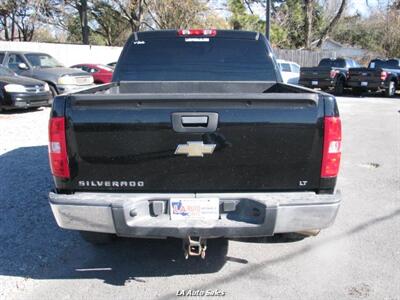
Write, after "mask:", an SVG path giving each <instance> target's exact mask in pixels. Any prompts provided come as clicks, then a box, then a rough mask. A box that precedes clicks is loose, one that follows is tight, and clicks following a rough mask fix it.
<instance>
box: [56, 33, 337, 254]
mask: <svg viewBox="0 0 400 300" xmlns="http://www.w3.org/2000/svg"><path fill="white" fill-rule="evenodd" d="M279 74H280V73H279V69H278V67H277V64H276V62H275V58H274V56H273V55H272V52H271V48H270V46H269V44H268V42H267V41H266V39H265V37H264V36H263V35H261V34H259V33H255V32H245V31H225V30H218V31H217V30H180V31H175V30H167V31H152V32H139V33H135V34H133V35H132V36H131V37H130V38H129V40H128V41H127V42H126V44H125V47H124V49H123V51H122V53H121V56H120V59H119V61H118V64H117V66H116V69H115V72H114V75H113V76H114V77H113V83H110V84H108V85H103V86H100V87H96V88H93V89H91V90H87V91H83V92H78V93H73V94H67V95H61V96H57V97H56V98H55V100H54V103H53V107H52V111H51V118H50V124H49V139H50V141H49V157H50V165H51V171H52V174H53V176H54V181H55V189H54V190H53V191H52V192H50V194H49V198H50V205H51V208H52V210H53V213H54V216H55V218H56V221H57V223H58V225H59V226H60V227H62V228H67V229H74V230H79V231H81V232H82V235H83V237H84V238H86V239H87V240H88V241H91V242H95V243H96V242H104V241H107V240H109V239H110V238H111V237H112V236H115V235H117V236H123V237H148V238H167V237H175V238H181V239H183V240H184V242H185V249H186V251H185V256H186V257H188V256H189V255H201V256H202V257H204V254H205V249H206V248H205V240H206V239H207V238H231V237H256V236H272V235H274V234H277V233H292V232H307V233H310V232H315V231H318V230H320V229H323V228H326V227H328V226H330V225H331V224H332V223H333V221H334V219H335V217H336V214H337V211H338V209H339V205H340V193H339V192H336V191H335V184H336V177H337V174H338V168H339V161H340V155H341V125H340V124H341V123H340V118H339V113H338V107H337V104H336V100H335V98H334V97H332V96H331V95H329V94H325V93H320V92H316V91H313V90H310V89H306V88H302V87H295V86H292V85H286V84H283V83H282V82H281V78H280V75H279Z"/></svg>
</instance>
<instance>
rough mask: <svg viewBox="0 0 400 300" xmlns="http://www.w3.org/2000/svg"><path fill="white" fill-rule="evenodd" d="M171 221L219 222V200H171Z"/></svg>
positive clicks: (212, 198) (213, 198) (211, 198)
mask: <svg viewBox="0 0 400 300" xmlns="http://www.w3.org/2000/svg"><path fill="white" fill-rule="evenodd" d="M169 215H170V219H171V220H218V219H219V198H216V197H210V198H185V197H183V198H171V199H170V200H169Z"/></svg>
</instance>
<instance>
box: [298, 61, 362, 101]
mask: <svg viewBox="0 0 400 300" xmlns="http://www.w3.org/2000/svg"><path fill="white" fill-rule="evenodd" d="M356 67H359V65H358V63H357V62H356V61H354V60H352V59H348V58H336V59H331V58H324V59H322V60H321V61H320V62H319V64H318V66H317V67H303V68H301V69H300V80H299V84H300V85H302V86H305V87H309V88H320V89H321V90H323V91H333V93H334V94H335V95H337V96H340V95H343V93H344V91H345V88H347V87H348V85H347V76H348V71H349V68H356Z"/></svg>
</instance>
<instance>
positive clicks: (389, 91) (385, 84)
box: [348, 59, 400, 97]
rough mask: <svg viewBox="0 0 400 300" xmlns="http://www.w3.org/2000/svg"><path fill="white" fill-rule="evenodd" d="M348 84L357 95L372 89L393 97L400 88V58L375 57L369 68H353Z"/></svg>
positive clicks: (350, 71)
mask: <svg viewBox="0 0 400 300" xmlns="http://www.w3.org/2000/svg"><path fill="white" fill-rule="evenodd" d="M348 85H349V86H350V87H351V88H352V91H353V94H356V95H359V94H362V93H363V92H366V91H371V92H384V94H385V96H386V97H393V96H394V95H395V94H396V89H399V90H400V59H389V60H381V59H374V60H371V62H370V63H369V65H368V68H351V69H350V70H349V79H348Z"/></svg>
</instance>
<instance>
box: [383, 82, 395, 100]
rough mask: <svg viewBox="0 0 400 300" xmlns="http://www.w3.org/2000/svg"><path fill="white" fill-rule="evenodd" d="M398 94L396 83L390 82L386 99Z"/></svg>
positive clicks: (386, 91)
mask: <svg viewBox="0 0 400 300" xmlns="http://www.w3.org/2000/svg"><path fill="white" fill-rule="evenodd" d="M395 94H396V83H395V82H394V81H390V83H389V87H388V88H387V89H386V90H385V96H386V97H393V96H394V95H395Z"/></svg>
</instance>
